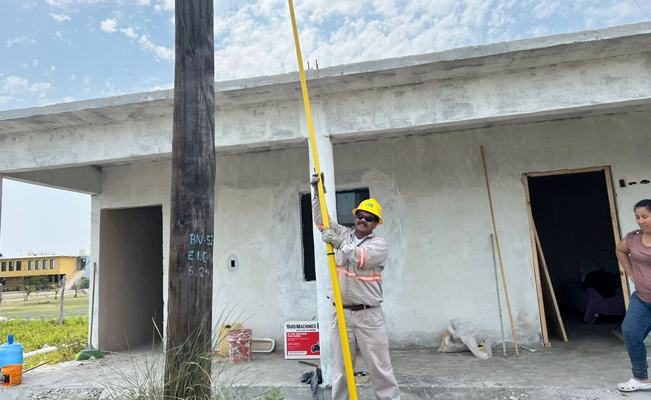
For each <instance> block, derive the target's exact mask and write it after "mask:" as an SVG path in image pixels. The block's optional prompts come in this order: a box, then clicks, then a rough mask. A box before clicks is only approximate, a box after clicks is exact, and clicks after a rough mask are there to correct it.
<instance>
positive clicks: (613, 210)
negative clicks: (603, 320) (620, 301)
mask: <svg viewBox="0 0 651 400" xmlns="http://www.w3.org/2000/svg"><path fill="white" fill-rule="evenodd" d="M600 171H603V173H604V179H605V180H606V191H607V193H608V203H609V206H610V219H611V223H612V228H613V236H614V238H615V246H616V245H617V244H618V243H619V241H620V240H621V234H620V229H619V221H618V220H617V206H616V204H615V193H614V191H613V180H612V179H613V178H612V174H611V173H610V167H609V166H603V167H589V168H575V169H561V170H556V171H545V172H528V173H524V174H522V184H523V185H524V193H525V199H526V202H527V215H528V218H529V235H530V240H531V250H532V258H533V269H534V274H535V278H536V292H537V295H538V310H539V312H540V324H541V327H542V334H543V343H544V345H545V347H551V343H550V342H549V337H548V334H547V320H546V316H545V305H544V303H543V297H542V286H541V285H542V284H541V280H540V266H539V264H538V256H537V254H536V238H535V233H534V231H533V227H534V221H533V213H532V211H531V196H530V194H529V178H537V177H541V176H555V175H570V174H582V173H586V172H600ZM617 264H618V265H619V276H620V279H621V281H622V295H623V296H624V304H625V306H626V309H628V302H629V296H630V293H629V288H628V277H627V276H626V271H625V270H624V267H623V266H622V264H621V263H619V260H617Z"/></svg>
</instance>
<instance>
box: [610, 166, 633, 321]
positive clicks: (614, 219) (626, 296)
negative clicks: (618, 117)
mask: <svg viewBox="0 0 651 400" xmlns="http://www.w3.org/2000/svg"><path fill="white" fill-rule="evenodd" d="M604 177H605V178H606V189H607V190H608V203H609V204H610V220H611V221H612V224H613V237H614V238H615V246H617V244H618V243H619V241H620V240H622V239H621V236H620V234H619V222H618V221H617V207H616V206H615V193H614V191H613V180H612V175H611V174H610V167H606V168H604ZM617 264H618V265H619V276H620V279H621V281H622V295H623V296H624V305H625V306H626V309H627V310H628V302H629V299H630V293H629V292H628V290H629V289H628V278H627V276H626V271H625V270H624V266H623V265H622V264H621V263H619V260H617Z"/></svg>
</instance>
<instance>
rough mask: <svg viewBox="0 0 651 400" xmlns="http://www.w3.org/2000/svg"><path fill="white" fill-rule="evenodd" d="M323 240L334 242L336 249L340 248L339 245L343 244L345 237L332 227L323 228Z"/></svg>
mask: <svg viewBox="0 0 651 400" xmlns="http://www.w3.org/2000/svg"><path fill="white" fill-rule="evenodd" d="M321 240H323V241H324V242H326V243H330V244H332V245H333V246H334V248H335V249H338V248H339V246H341V244H342V243H343V242H344V238H342V237H341V236H339V235H337V234H336V233H335V232H334V231H333V230H332V229H330V228H323V230H322V231H321Z"/></svg>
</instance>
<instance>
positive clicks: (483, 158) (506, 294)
mask: <svg viewBox="0 0 651 400" xmlns="http://www.w3.org/2000/svg"><path fill="white" fill-rule="evenodd" d="M479 150H480V151H481V161H482V163H483V165H484V176H485V177H486V191H487V192H488V206H489V207H490V210H491V220H492V221H493V234H494V235H495V246H496V247H497V258H498V260H499V261H500V271H501V272H502V286H503V287H504V298H505V299H506V309H507V310H508V311H509V322H510V323H511V335H512V336H513V345H514V346H515V355H516V356H518V357H520V350H519V349H518V341H517V339H516V337H515V326H514V324H513V314H512V313H511V301H510V300H509V290H508V289H507V287H506V275H505V274H504V263H503V262H502V251H501V250H500V239H499V237H498V236H497V224H496V223H495V211H494V210H493V198H492V196H491V185H490V183H489V181H488V168H487V167H486V156H485V155H484V146H479Z"/></svg>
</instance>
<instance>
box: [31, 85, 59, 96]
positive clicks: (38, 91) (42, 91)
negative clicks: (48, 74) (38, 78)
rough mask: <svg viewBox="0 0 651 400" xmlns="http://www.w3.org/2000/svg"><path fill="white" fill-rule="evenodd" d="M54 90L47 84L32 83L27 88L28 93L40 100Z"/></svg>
mask: <svg viewBox="0 0 651 400" xmlns="http://www.w3.org/2000/svg"><path fill="white" fill-rule="evenodd" d="M53 91H54V88H53V87H52V84H51V83H49V82H39V83H34V84H32V85H30V86H29V93H31V94H34V95H37V96H38V97H40V98H45V97H46V96H47V95H48V94H49V93H52V92H53Z"/></svg>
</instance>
